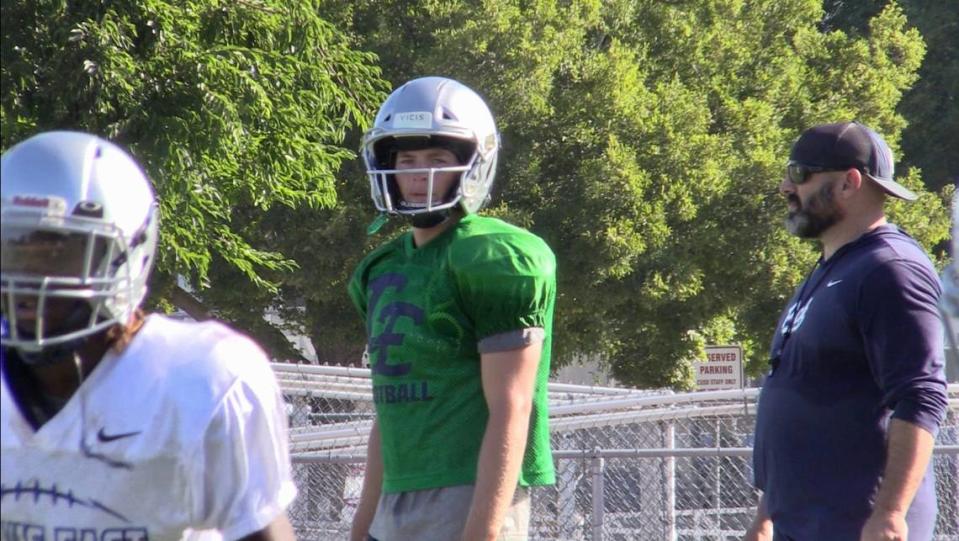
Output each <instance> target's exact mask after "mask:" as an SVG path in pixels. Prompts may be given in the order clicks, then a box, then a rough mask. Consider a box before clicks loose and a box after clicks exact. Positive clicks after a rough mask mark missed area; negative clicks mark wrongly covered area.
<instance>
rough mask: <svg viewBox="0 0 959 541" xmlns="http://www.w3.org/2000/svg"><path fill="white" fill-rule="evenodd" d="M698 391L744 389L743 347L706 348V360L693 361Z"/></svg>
mask: <svg viewBox="0 0 959 541" xmlns="http://www.w3.org/2000/svg"><path fill="white" fill-rule="evenodd" d="M693 371H694V372H695V374H696V389H697V390H700V391H719V390H724V389H742V388H743V348H742V346H735V345H731V346H706V360H701V361H693Z"/></svg>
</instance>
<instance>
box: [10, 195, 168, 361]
mask: <svg viewBox="0 0 959 541" xmlns="http://www.w3.org/2000/svg"><path fill="white" fill-rule="evenodd" d="M151 235H152V237H153V239H152V242H150V241H148V239H149V236H151ZM155 242H156V241H155V213H154V212H151V213H150V216H149V217H148V219H147V223H144V224H143V227H141V228H140V229H139V230H138V231H137V232H135V233H134V234H133V235H131V236H130V237H129V238H128V237H127V236H125V235H124V234H123V232H122V231H121V230H120V228H118V227H117V226H116V225H114V224H111V223H108V222H105V221H103V220H101V219H98V218H96V217H90V216H77V215H76V213H75V214H74V215H72V216H50V215H47V214H45V213H42V212H36V211H31V210H21V209H17V208H5V209H4V212H3V231H2V234H0V244H2V300H0V305H2V310H3V315H4V319H5V320H6V323H7V324H8V328H7V329H6V332H5V333H4V336H3V345H5V346H8V347H13V348H16V349H17V350H18V351H19V352H20V354H21V357H22V358H23V359H24V361H26V362H28V363H31V364H47V363H52V362H57V361H58V360H60V359H62V358H63V356H64V355H65V354H68V353H72V351H74V350H75V349H76V348H78V347H79V346H80V345H81V344H82V343H83V342H84V341H85V340H86V339H87V338H89V337H90V336H92V335H94V334H96V333H99V332H102V331H105V330H106V329H108V328H110V327H113V326H115V325H126V324H127V323H128V322H129V321H130V320H131V318H132V316H133V313H134V311H135V310H136V308H137V307H138V305H139V303H140V302H141V301H142V299H143V296H144V293H145V289H146V283H145V282H146V278H147V275H148V272H147V271H148V270H149V266H150V264H151V263H152V258H153V249H154V246H155Z"/></svg>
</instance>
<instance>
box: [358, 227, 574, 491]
mask: <svg viewBox="0 0 959 541" xmlns="http://www.w3.org/2000/svg"><path fill="white" fill-rule="evenodd" d="M349 291H350V296H351V297H352V299H353V302H354V303H355V304H356V307H357V308H358V309H359V311H360V313H361V314H362V316H363V318H364V319H365V321H366V331H367V337H368V348H369V360H370V367H371V369H372V373H373V401H374V403H375V406H376V415H377V419H378V421H379V428H380V437H381V442H382V450H383V466H384V476H383V490H384V491H385V492H405V491H410V490H421V489H426V488H436V487H443V486H453V485H464V484H473V483H475V481H476V468H477V463H478V460H479V451H480V444H481V443H482V439H483V434H484V432H485V430H486V422H487V419H488V417H489V411H488V409H487V407H486V400H485V398H484V396H483V386H482V380H481V374H480V353H479V350H478V349H477V346H478V344H479V342H480V341H481V340H483V339H484V338H488V337H495V336H499V335H503V333H509V332H511V331H520V330H522V329H529V328H542V329H544V330H545V339H544V342H543V353H542V357H541V358H540V362H539V370H538V372H537V377H536V389H535V392H534V398H533V410H532V414H531V417H530V425H529V438H528V442H527V447H526V452H525V454H524V458H523V467H522V471H521V473H520V477H519V483H520V485H523V486H528V485H547V484H552V483H553V482H554V478H555V475H554V471H553V460H552V455H551V453H550V448H549V426H548V413H547V394H546V391H547V380H548V377H549V355H550V344H551V342H552V325H553V302H554V300H555V297H556V259H555V257H554V256H553V252H552V251H551V250H550V249H549V247H548V246H547V245H546V243H545V242H543V240H542V239H540V238H539V237H537V236H536V235H533V234H532V233H529V232H527V231H525V230H523V229H520V228H518V227H515V226H512V225H509V224H507V223H505V222H503V221H501V220H497V219H495V218H487V217H481V216H477V215H475V214H471V215H468V216H466V217H464V218H463V219H462V220H460V222H459V223H457V224H456V225H454V226H453V227H451V228H450V229H448V230H446V231H444V232H443V233H441V234H440V235H439V236H437V237H436V238H434V239H433V240H432V241H430V242H429V243H427V244H426V245H425V246H422V247H420V248H416V247H414V244H413V236H412V233H411V232H408V233H406V234H404V235H401V236H399V237H397V238H396V239H393V240H392V241H390V242H388V243H386V244H384V245H383V246H381V247H379V248H378V249H377V250H375V251H374V252H373V253H371V254H370V255H368V256H367V257H366V258H365V259H364V260H363V262H362V263H360V265H359V267H357V269H356V271H355V273H354V275H353V279H352V281H351V283H350V288H349Z"/></svg>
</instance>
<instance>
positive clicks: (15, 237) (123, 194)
mask: <svg viewBox="0 0 959 541" xmlns="http://www.w3.org/2000/svg"><path fill="white" fill-rule="evenodd" d="M0 169H2V172H0V176H2V206H0V213H2V234H0V244H2V269H0V274H2V301H0V303H2V309H3V318H4V321H5V329H4V332H3V336H2V346H3V359H4V360H3V364H2V394H0V401H2V408H0V430H2V432H0V443H2V454H0V457H2V458H0V461H2V467H0V484H2V491H0V500H2V501H0V520H2V524H0V537H2V538H3V539H13V540H18V539H47V540H52V539H73V540H87V539H89V540H99V539H122V540H144V541H145V540H148V539H149V540H151V541H153V540H176V539H181V538H183V537H184V536H192V535H198V536H203V537H205V538H210V536H213V538H216V537H221V538H224V539H241V538H242V539H275V540H281V539H292V538H293V532H292V527H291V526H290V523H289V521H288V520H287V518H286V514H285V513H286V512H285V509H286V507H287V506H288V505H289V504H290V502H291V500H292V499H293V497H294V495H295V493H296V489H295V487H294V486H293V483H292V481H291V476H290V462H289V453H288V447H287V445H288V443H287V427H286V417H285V412H284V408H283V400H282V397H281V396H280V393H279V390H278V386H277V384H276V381H275V379H274V376H273V373H272V371H271V369H270V366H269V363H268V362H267V359H266V356H265V355H264V353H263V351H262V350H261V349H260V348H259V347H258V346H257V345H256V344H255V343H254V342H252V341H251V340H250V339H248V338H246V337H244V336H242V335H240V334H238V333H236V332H235V331H233V330H230V329H229V328H227V327H225V326H224V325H222V324H219V323H215V322H204V323H188V322H180V321H176V320H173V319H169V318H167V317H163V316H160V315H145V314H144V313H143V312H142V311H141V309H140V308H139V307H140V304H141V302H142V301H143V299H144V296H145V295H146V292H147V280H148V277H149V273H150V269H151V267H152V265H153V262H154V258H155V255H156V246H157V220H158V217H157V205H156V201H155V199H154V194H153V190H152V187H151V185H150V183H149V181H148V180H147V178H146V176H145V175H144V173H143V171H142V170H141V168H140V167H139V165H138V164H137V163H136V162H135V161H134V160H133V158H131V156H129V155H128V154H127V153H126V152H125V151H124V150H122V149H121V148H120V147H118V146H116V145H114V144H112V143H110V142H108V141H106V140H104V139H101V138H98V137H95V136H93V135H89V134H85V133H78V132H62V131H61V132H47V133H42V134H40V135H36V136H34V137H31V138H29V139H27V140H25V141H23V142H21V143H20V144H18V145H15V146H13V147H12V148H10V149H9V150H7V151H6V152H4V153H3V156H2V166H0Z"/></svg>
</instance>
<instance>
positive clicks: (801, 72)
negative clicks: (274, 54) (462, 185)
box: [327, 0, 946, 387]
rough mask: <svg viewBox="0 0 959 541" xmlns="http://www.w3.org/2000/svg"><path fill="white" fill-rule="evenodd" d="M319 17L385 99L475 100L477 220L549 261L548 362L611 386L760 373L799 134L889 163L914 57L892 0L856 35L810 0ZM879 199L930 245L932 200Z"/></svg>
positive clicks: (391, 9) (799, 270)
mask: <svg viewBox="0 0 959 541" xmlns="http://www.w3.org/2000/svg"><path fill="white" fill-rule="evenodd" d="M327 10H328V17H329V18H330V19H331V20H336V21H337V22H338V24H340V25H342V26H343V27H346V28H350V29H351V31H352V32H353V33H354V35H355V36H356V37H357V39H358V41H359V43H360V45H361V47H363V48H364V49H368V50H371V51H374V52H376V53H377V54H378V55H379V57H380V59H381V63H382V66H383V69H384V73H385V75H386V76H387V78H388V79H390V80H391V81H393V82H394V84H399V83H401V82H403V81H404V80H406V79H408V78H411V77H414V76H421V75H429V74H442V75H447V76H451V77H454V78H457V79H459V80H462V81H463V82H465V83H466V84H468V85H470V86H472V87H474V88H476V89H477V90H478V91H479V92H480V93H481V94H482V95H484V96H485V97H486V98H487V99H488V101H489V102H490V103H491V105H492V109H493V111H494V113H495V114H496V115H497V118H498V120H499V124H500V128H501V130H502V131H503V133H504V137H503V139H504V145H505V148H504V161H503V162H502V164H501V167H500V173H499V177H498V178H499V180H498V183H499V188H498V191H497V193H496V199H495V205H494V207H493V208H492V209H491V210H490V212H492V213H494V214H498V215H501V216H505V217H508V218H509V219H511V220H513V221H515V222H518V223H520V224H523V225H526V226H529V227H531V228H532V229H533V230H534V231H536V232H537V233H539V234H541V235H542V236H544V237H545V238H546V239H547V240H548V241H549V242H550V244H551V245H552V246H553V248H554V249H555V251H556V252H557V255H558V257H559V265H560V267H559V273H560V286H559V295H560V298H559V301H558V304H557V312H556V313H557V327H556V345H557V361H558V363H560V364H561V363H564V362H569V361H570V360H571V359H574V358H576V357H578V356H583V355H597V354H598V355H600V356H601V357H602V358H603V359H605V360H606V361H607V362H608V364H609V366H610V368H611V369H612V372H613V374H614V375H615V376H617V377H618V378H619V379H620V380H622V381H626V382H629V383H634V384H640V385H669V386H674V387H685V386H687V385H689V384H690V382H691V372H690V365H689V362H688V361H689V360H690V359H691V358H695V357H698V356H700V355H701V354H702V346H703V345H704V344H707V343H726V342H739V343H742V344H743V345H744V346H745V349H746V352H747V355H748V357H749V359H750V362H751V365H752V370H753V371H754V373H755V372H756V371H759V370H761V369H762V366H763V365H764V364H765V360H766V353H765V352H766V348H767V345H768V342H769V338H770V337H771V334H772V329H773V327H774V325H775V320H776V317H777V315H778V313H779V310H780V309H781V308H782V306H783V304H784V303H785V302H786V300H787V298H788V295H789V294H790V293H791V290H792V288H793V287H794V286H795V284H796V283H797V282H798V281H799V280H801V279H802V277H803V276H804V275H805V273H806V272H807V271H808V270H809V268H810V267H811V266H812V264H813V262H814V261H815V258H816V247H815V245H813V244H812V243H809V242H803V241H800V240H797V239H795V238H792V237H790V236H789V235H788V234H787V233H786V232H785V231H784V229H783V227H782V226H781V221H782V218H783V216H784V213H785V205H784V204H783V200H782V198H781V196H779V195H778V193H777V187H778V184H779V180H780V179H781V177H782V164H783V162H784V160H785V156H786V155H787V154H788V149H789V146H790V145H791V143H792V141H794V140H795V138H796V137H797V136H798V134H799V133H800V131H801V130H802V129H804V128H806V127H808V126H810V125H812V124H816V123H821V122H828V121H838V120H844V119H859V120H861V121H863V122H865V123H867V124H868V125H870V126H872V127H874V128H875V129H877V130H878V131H880V132H881V133H883V134H884V135H885V137H886V139H887V140H888V141H889V142H890V144H891V145H892V146H893V147H894V148H896V149H897V150H898V144H897V143H898V141H899V138H900V134H901V132H902V129H903V127H904V125H905V122H904V120H903V118H902V116H901V115H900V114H898V113H897V112H896V105H897V104H898V102H899V101H900V99H901V97H902V94H903V92H905V91H906V90H908V88H909V87H910V85H912V84H913V83H914V82H915V80H916V72H917V69H918V67H919V65H920V62H921V59H922V57H923V53H924V48H923V42H922V40H921V38H920V36H919V34H918V32H917V31H916V30H914V29H911V28H909V27H908V25H907V23H906V19H905V17H904V15H903V12H902V10H901V9H899V8H898V7H896V6H894V5H892V6H890V7H888V8H887V9H885V10H884V11H882V12H881V13H880V14H878V15H877V16H876V17H875V18H873V19H872V20H871V21H870V26H869V29H868V31H866V32H865V33H864V34H863V35H861V36H860V35H850V34H847V33H844V32H842V31H834V30H823V29H822V28H821V26H820V25H821V23H822V20H823V17H824V14H823V11H822V7H821V5H820V4H819V3H818V2H816V1H811V0H803V1H798V0H794V1H789V2H781V1H772V0H755V1H730V0H722V1H720V0H712V1H705V2H702V1H695V2H693V1H680V2H669V3H663V2H642V1H636V0H610V1H605V2H573V3H561V2H553V1H546V0H540V1H523V2H520V1H511V0H498V1H493V0H488V1H485V2H480V3H478V4H474V3H470V2H456V1H450V2H442V3H437V2H415V1H399V0H394V1H389V2H380V1H377V2H372V1H368V2H349V3H345V2H344V3H343V4H342V5H340V6H339V7H338V8H337V6H336V5H333V6H332V7H331V5H330V4H327ZM901 178H902V181H903V182H904V183H905V184H907V185H909V186H910V187H911V188H913V189H915V190H917V191H919V192H920V193H922V198H921V199H920V201H919V202H918V203H917V204H915V205H912V206H905V205H900V204H898V203H892V204H891V205H890V209H891V210H890V211H891V214H892V216H893V217H894V219H895V220H896V221H897V222H899V223H900V224H902V225H904V226H905V227H906V228H907V229H908V230H909V231H910V232H911V233H912V234H914V235H915V236H916V237H917V238H919V239H920V240H921V241H922V242H923V243H925V244H926V245H927V246H933V245H935V244H936V243H937V242H939V241H940V240H941V239H942V238H943V237H944V235H945V234H946V221H945V213H944V211H943V202H942V199H941V198H940V197H937V196H936V195H933V194H930V193H928V192H924V191H923V190H922V182H921V179H920V177H919V175H918V174H916V173H915V172H912V173H909V172H907V173H904V174H902V175H901Z"/></svg>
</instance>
